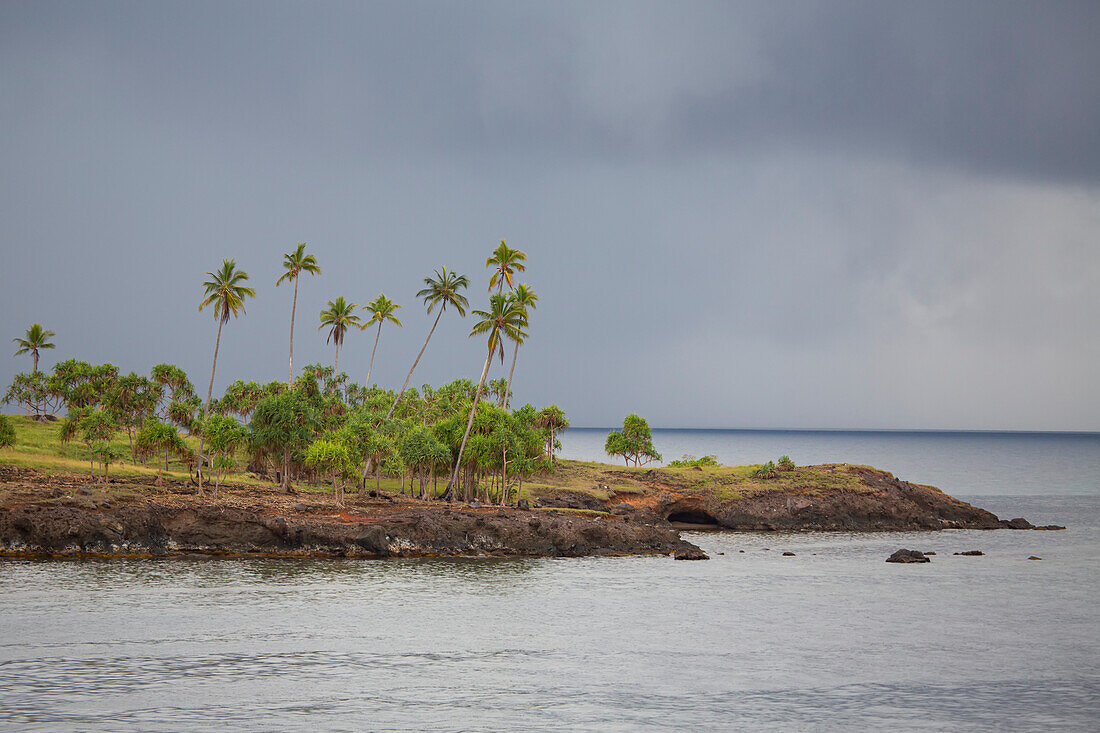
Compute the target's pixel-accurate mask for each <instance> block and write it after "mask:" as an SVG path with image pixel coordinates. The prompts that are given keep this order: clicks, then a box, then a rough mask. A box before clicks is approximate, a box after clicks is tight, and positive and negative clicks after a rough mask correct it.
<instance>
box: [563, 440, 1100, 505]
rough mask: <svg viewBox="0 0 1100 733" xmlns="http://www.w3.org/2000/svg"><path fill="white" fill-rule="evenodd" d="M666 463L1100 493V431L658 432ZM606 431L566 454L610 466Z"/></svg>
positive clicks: (947, 487) (1002, 490)
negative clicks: (775, 465) (779, 467)
mask: <svg viewBox="0 0 1100 733" xmlns="http://www.w3.org/2000/svg"><path fill="white" fill-rule="evenodd" d="M652 432H653V444H654V446H655V447H656V448H657V451H658V452H659V453H661V454H662V456H663V457H664V461H665V462H668V461H671V460H673V459H676V458H679V457H680V456H682V455H684V454H685V453H687V454H691V455H694V456H704V455H716V456H718V460H719V462H721V463H725V464H729V465H734V466H740V465H745V464H749V463H764V462H765V461H769V460H772V461H774V460H775V459H777V458H779V456H781V455H789V456H790V457H791V459H792V460H794V462H795V463H797V464H799V465H808V464H813V463H863V464H869V465H872V466H876V467H878V468H882V469H885V470H887V471H891V472H893V473H894V475H896V476H899V477H901V478H903V479H906V480H908V481H914V482H917V483H923V484H932V485H933V486H939V487H940V488H942V489H943V490H944V491H947V492H948V493H951V494H955V493H958V494H967V495H970V496H978V495H983V496H1005V495H1009V496H1032V495H1036V494H1048V495H1055V496H1066V495H1093V496H1095V495H1100V433H981V432H930V431H921V432H907V431H881V430H854V431H848V430H667V429H656V430H653V431H652ZM607 433H608V429H607V428H571V429H569V430H565V431H563V432H562V435H561V443H562V455H564V456H565V457H566V458H576V459H580V460H585V461H608V460H610V459H609V458H608V457H607V454H606V453H604V450H603V445H604V441H605V440H606V439H607Z"/></svg>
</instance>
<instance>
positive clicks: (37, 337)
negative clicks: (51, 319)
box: [12, 323, 57, 372]
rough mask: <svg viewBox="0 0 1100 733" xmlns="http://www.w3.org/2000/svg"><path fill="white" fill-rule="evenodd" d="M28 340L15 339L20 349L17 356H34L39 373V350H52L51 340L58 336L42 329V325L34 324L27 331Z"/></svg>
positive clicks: (35, 368) (16, 353)
mask: <svg viewBox="0 0 1100 733" xmlns="http://www.w3.org/2000/svg"><path fill="white" fill-rule="evenodd" d="M25 335H26V338H14V339H12V341H14V342H15V345H16V346H18V347H19V348H18V349H16V350H15V356H19V355H20V354H32V355H33V356H34V371H36V372H37V371H38V350H39V349H52V348H54V345H53V343H52V342H51V341H50V339H51V338H53V337H54V336H56V335H57V334H56V333H54V332H53V331H50V330H49V329H46V328H42V324H41V323H32V324H31V327H30V328H28V329H27V333H26V334H25Z"/></svg>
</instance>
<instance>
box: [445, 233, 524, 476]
mask: <svg viewBox="0 0 1100 733" xmlns="http://www.w3.org/2000/svg"><path fill="white" fill-rule="evenodd" d="M502 244H503V243H502ZM474 315H476V316H480V317H481V320H480V321H478V322H477V323H475V324H474V327H473V329H471V331H470V337H471V338H472V337H474V336H477V335H478V334H483V333H487V334H489V342H488V345H489V350H488V353H486V355H485V366H484V367H483V368H482V370H481V379H480V380H479V381H478V383H477V390H476V391H475V392H474V402H473V404H472V405H470V419H469V420H468V421H467V422H466V433H465V434H464V435H463V436H462V443H461V445H459V448H458V458H457V460H456V461H455V468H454V471H453V472H452V473H451V480H450V481H449V482H448V483H447V496H448V497H450V496H453V494H454V485H455V481H456V480H458V470H459V467H460V466H462V454H463V453H464V452H465V451H466V441H467V440H469V438H470V429H471V428H473V426H474V413H475V412H476V411H477V403H478V402H479V401H480V400H481V388H482V387H484V386H485V377H486V375H488V374H489V363H490V362H491V361H492V360H493V354H494V353H496V352H499V353H500V361H501V363H504V339H505V338H510V339H512V340H513V341H515V340H520V339H522V338H523V336H524V335H525V334H524V333H523V327H524V326H525V325H526V323H525V321H524V315H523V309H522V308H520V307H519V306H518V305H516V304H515V302H513V301H512V300H511V299H510V298H506V297H504V296H503V295H501V294H499V293H498V294H497V295H490V296H489V310H488V311H480V310H475V311H474Z"/></svg>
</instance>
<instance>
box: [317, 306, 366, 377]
mask: <svg viewBox="0 0 1100 733" xmlns="http://www.w3.org/2000/svg"><path fill="white" fill-rule="evenodd" d="M358 307H359V304H358V303H346V302H344V296H342V295H340V296H337V298H336V300H330V301H329V302H328V307H327V308H325V309H324V310H323V311H321V325H320V326H318V327H317V330H318V331H320V330H321V329H322V328H324V327H325V326H328V327H329V330H328V338H326V339H325V343H326V344H327V343H328V342H329V341H334V342H335V343H336V363H335V364H333V369H332V370H333V372H334V373H336V374H339V373H340V345H341V344H342V343H344V333H345V332H347V330H348V326H360V327H362V324H360V323H359V316H358V315H356V314H355V309H356V308H358Z"/></svg>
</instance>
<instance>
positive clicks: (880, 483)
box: [0, 461, 1057, 559]
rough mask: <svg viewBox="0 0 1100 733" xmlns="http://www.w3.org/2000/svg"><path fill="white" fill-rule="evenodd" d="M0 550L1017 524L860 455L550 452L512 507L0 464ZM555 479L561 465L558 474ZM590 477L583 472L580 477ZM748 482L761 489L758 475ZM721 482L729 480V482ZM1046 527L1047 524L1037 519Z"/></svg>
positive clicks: (330, 552)
mask: <svg viewBox="0 0 1100 733" xmlns="http://www.w3.org/2000/svg"><path fill="white" fill-rule="evenodd" d="M3 468H4V470H3V472H2V473H0V489H3V492H4V493H3V497H4V500H3V502H2V505H0V557H8V558H17V557H173V556H193V555H206V556H211V557H230V556H264V557H350V558H386V557H479V556H495V557H586V556H623V555H672V556H674V557H676V558H677V559H707V556H706V554H705V553H703V551H702V550H701V549H700V548H698V547H697V546H695V545H693V544H691V543H690V542H687V541H685V540H684V539H682V538H681V537H680V534H679V531H680V530H681V529H684V530H695V529H708V528H709V529H721V530H731V531H754V532H759V531H765V532H767V531H775V532H804V531H846V532H878V531H912V530H925V531H936V530H942V529H1000V528H1009V529H1032V527H1031V525H1030V524H1029V523H1028V522H1026V520H1021V519H1015V520H1011V521H1006V520H1001V519H999V518H997V517H996V516H995V515H993V514H992V513H990V512H987V511H985V510H983V509H980V508H977V507H974V506H972V505H970V504H968V503H966V502H963V501H960V500H958V499H955V498H953V497H951V496H949V495H947V494H945V493H944V492H942V491H940V490H939V489H936V488H935V487H930V486H922V485H919V484H912V483H909V482H906V481H902V480H900V479H897V478H895V477H894V476H893V475H892V474H890V473H888V472H885V471H881V470H878V469H874V468H871V467H867V466H851V465H848V464H825V465H822V466H810V467H802V468H800V469H797V472H795V473H792V476H791V477H790V478H783V479H780V480H777V481H776V483H775V485H774V486H771V485H766V484H761V482H760V481H758V480H748V479H744V478H743V476H742V474H738V473H735V471H736V470H737V469H726V468H725V467H723V469H722V470H718V471H706V472H704V471H691V470H683V471H678V470H670V469H649V470H644V469H623V468H622V467H615V466H609V465H606V464H585V463H579V462H569V461H565V462H563V463H562V465H561V467H560V468H559V472H558V474H557V475H555V476H554V477H553V479H555V480H560V482H562V483H564V484H565V485H561V486H555V485H554V484H553V483H550V484H544V485H540V484H535V485H533V487H532V488H531V489H530V490H529V494H530V496H531V499H530V500H529V501H527V500H525V501H524V502H522V503H521V505H520V506H519V507H498V506H483V505H481V504H480V503H478V502H472V503H470V504H466V503H457V502H441V501H431V502H425V501H421V500H418V499H412V498H410V497H406V496H392V495H385V494H378V493H377V492H364V493H363V494H361V495H354V496H351V497H350V501H348V502H347V503H346V504H345V505H344V506H339V505H337V504H335V503H334V502H333V501H332V500H331V498H330V497H329V496H328V495H326V494H318V493H316V492H308V493H307V492H300V493H295V494H286V493H283V492H281V491H279V490H278V489H277V488H276V487H272V486H263V485H259V484H230V485H227V486H224V487H223V493H222V495H221V496H220V497H219V498H218V499H217V500H214V499H212V498H211V497H205V498H200V497H199V496H198V494H197V491H196V490H195V487H194V486H192V485H189V484H188V483H187V482H184V481H177V482H174V483H169V484H167V485H165V486H163V487H160V488H158V487H156V486H154V485H152V482H149V481H146V482H144V483H143V482H142V481H141V480H140V479H135V478H131V479H127V480H126V481H124V482H119V483H112V484H110V485H108V486H103V485H102V484H95V485H91V484H88V483H87V478H88V477H87V476H82V475H79V474H46V473H44V472H41V471H39V470H37V469H32V468H17V467H14V466H4V467H3ZM566 479H568V480H566ZM586 482H587V483H590V484H591V486H587V487H586V486H585V485H584V484H585V483H586ZM762 486H763V488H761V487H762ZM731 487H736V489H737V490H736V491H734V490H732V489H731ZM1048 528H1049V529H1056V528H1057V527H1054V526H1051V527H1047V528H1042V529H1048Z"/></svg>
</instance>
